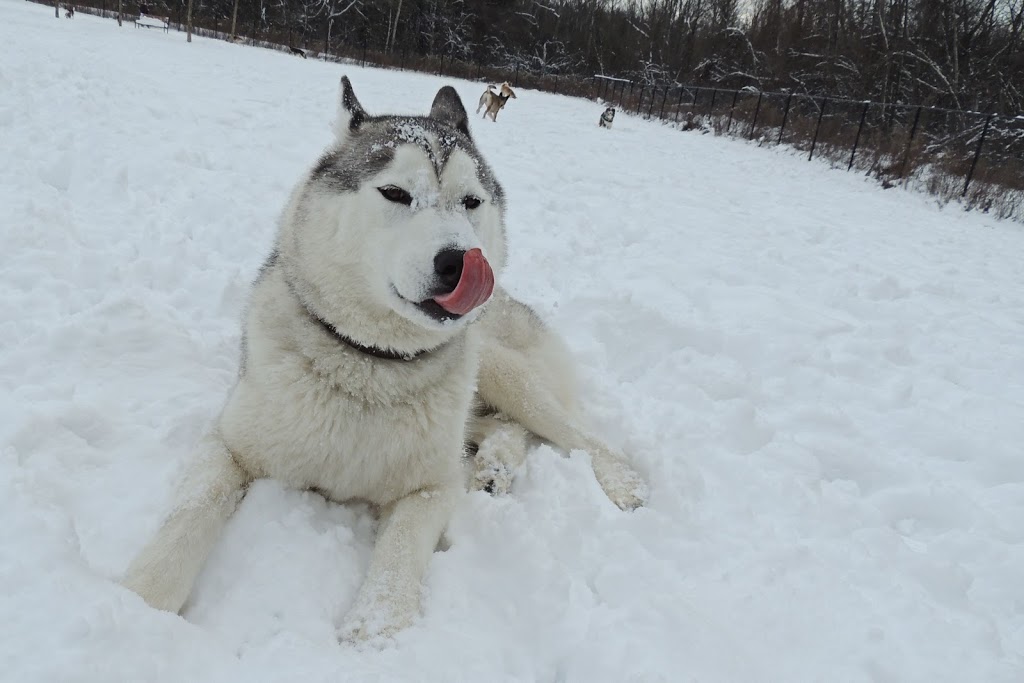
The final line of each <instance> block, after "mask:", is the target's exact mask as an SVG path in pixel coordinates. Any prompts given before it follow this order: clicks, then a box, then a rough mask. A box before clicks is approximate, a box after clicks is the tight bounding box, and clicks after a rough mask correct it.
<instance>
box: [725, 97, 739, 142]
mask: <svg viewBox="0 0 1024 683" xmlns="http://www.w3.org/2000/svg"><path fill="white" fill-rule="evenodd" d="M739 96H740V91H739V90H736V91H734V92H733V94H732V106H731V107H729V123H727V124H725V134H726V135H728V134H729V129H730V128H732V114H733V112H734V111H736V100H737V99H738V98H739Z"/></svg>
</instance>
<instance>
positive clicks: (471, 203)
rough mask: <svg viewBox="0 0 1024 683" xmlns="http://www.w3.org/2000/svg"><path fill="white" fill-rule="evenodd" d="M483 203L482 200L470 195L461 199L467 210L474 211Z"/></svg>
mask: <svg viewBox="0 0 1024 683" xmlns="http://www.w3.org/2000/svg"><path fill="white" fill-rule="evenodd" d="M483 203H484V202H483V200H482V199H480V198H479V197H474V196H473V195H471V194H467V195H466V196H465V197H463V198H462V205H463V206H464V207H466V208H467V209H475V208H476V207H478V206H480V205H481V204H483Z"/></svg>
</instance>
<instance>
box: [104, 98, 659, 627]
mask: <svg viewBox="0 0 1024 683" xmlns="http://www.w3.org/2000/svg"><path fill="white" fill-rule="evenodd" d="M336 136H337V139H336V141H335V143H334V144H333V145H332V146H331V147H330V148H329V149H328V150H327V151H326V152H325V153H324V155H323V156H322V157H321V158H320V160H319V161H318V162H317V163H316V164H315V165H314V166H313V168H312V169H311V170H310V171H309V172H308V173H307V174H306V175H305V177H304V178H303V179H302V180H301V181H300V183H299V184H298V186H297V187H296V188H295V190H294V191H293V193H292V195H291V198H290V200H289V201H288V204H287V206H286V207H285V209H284V212H283V215H282V217H281V219H280V223H279V230H278V235H277V238H276V244H275V246H274V249H273V252H272V253H271V255H270V257H269V258H268V259H267V261H266V263H265V265H264V266H263V268H262V270H261V271H260V274H259V276H258V277H257V279H256V281H255V283H254V284H253V288H252V293H251V298H250V300H249V305H248V308H247V311H246V313H245V318H244V323H243V325H244V330H243V339H244V342H243V349H242V364H241V369H240V373H239V377H238V381H237V383H236V384H235V386H234V388H233V389H232V390H231V392H230V394H229V396H228V398H227V401H226V404H225V406H224V408H223V411H222V412H221V414H220V416H219V417H218V418H217V420H216V421H215V422H214V426H213V427H212V428H211V430H210V432H209V433H208V434H207V435H206V436H205V438H204V439H203V440H202V442H201V444H200V446H199V448H198V452H197V453H196V454H195V455H194V457H193V458H192V459H191V461H190V463H191V464H190V467H189V469H188V471H187V474H186V476H185V477H184V478H183V481H182V483H181V486H180V488H179V491H178V493H177V500H176V503H175V506H174V508H173V510H172V511H171V513H170V515H169V517H168V518H167V519H166V521H165V522H164V523H163V525H162V526H161V528H160V529H159V531H158V532H157V534H156V535H155V537H154V538H152V539H151V540H150V541H149V543H148V544H147V545H145V547H144V548H143V549H142V550H141V552H140V553H139V554H138V555H137V556H136V558H135V559H134V561H133V562H132V563H131V565H130V566H129V568H128V570H127V572H126V575H125V577H124V581H123V583H124V585H126V586H127V587H129V588H130V589H132V590H133V591H135V592H136V593H138V594H139V595H141V596H142V597H143V598H144V599H145V600H146V602H148V603H149V604H150V605H152V606H153V607H156V608H159V609H163V610H168V611H171V612H178V611H179V610H180V609H181V608H182V606H183V605H184V604H185V602H186V600H187V599H188V597H189V594H190V592H191V590H192V586H193V583H194V581H195V579H196V577H197V575H198V573H199V571H200V569H201V568H202V566H203V564H204V562H205V560H206V558H207V555H208V554H209V552H210V550H211V548H212V547H213V545H214V544H215V543H216V541H217V538H218V536H219V534H220V533H221V530H222V529H223V527H224V524H225V522H226V521H227V519H228V518H229V517H230V516H231V514H232V512H233V511H234V510H235V508H236V506H237V504H238V502H239V501H240V500H241V499H242V497H243V496H244V495H245V491H246V488H247V486H248V484H249V483H250V482H251V481H252V480H254V479H256V478H261V477H272V478H275V479H278V480H280V481H281V482H283V483H285V484H286V485H288V486H292V487H296V488H301V489H315V490H317V491H320V492H322V493H323V495H325V496H326V497H327V498H329V499H330V500H332V501H337V502H345V501H353V500H361V501H367V502H369V503H371V504H372V505H373V506H374V507H375V509H376V510H377V511H378V512H379V526H378V530H377V537H376V542H375V546H374V550H373V554H372V559H371V562H370V565H369V569H368V571H367V575H366V577H365V579H364V581H363V583H362V585H361V588H360V590H359V591H358V594H357V596H356V599H355V603H354V606H353V607H352V608H351V610H350V611H349V613H348V614H347V615H346V616H345V617H344V619H343V620H342V623H341V626H340V629H339V637H340V638H343V639H348V640H362V639H366V638H370V637H375V636H381V635H388V634H391V633H394V632H395V631H397V630H399V629H401V628H402V627H404V626H406V625H408V624H409V623H410V622H411V621H413V619H414V618H415V617H416V615H417V614H418V612H419V604H420V587H421V586H420V584H421V579H422V576H423V573H424V569H425V567H426V565H427V562H428V561H429V559H430V556H431V554H432V552H433V551H434V549H435V547H436V545H437V543H438V540H439V537H440V535H441V534H442V532H443V530H444V528H445V526H446V524H447V523H448V520H449V516H450V514H451V512H452V509H453V507H454V506H455V504H456V502H457V500H458V498H459V496H460V495H461V494H462V493H463V492H464V490H465V487H466V480H467V474H466V472H465V471H464V467H466V464H464V461H465V463H468V467H469V469H470V472H469V474H468V478H469V481H471V482H472V485H474V486H476V487H478V488H488V489H489V490H493V491H499V492H500V491H504V490H507V489H508V486H509V483H510V481H511V477H512V474H513V473H514V471H515V469H516V467H517V466H518V465H519V464H520V463H521V462H522V461H523V459H524V457H525V454H526V447H527V440H528V437H529V436H530V435H531V434H532V435H536V436H539V437H541V438H543V439H547V440H549V441H550V442H552V443H554V444H555V445H557V446H558V447H560V448H562V449H565V450H570V449H582V450H585V451H587V452H589V454H590V457H591V462H592V464H593V469H594V472H595V474H596V476H597V480H598V482H599V483H600V484H601V486H602V487H603V489H604V490H605V492H606V493H607V495H608V497H609V498H610V499H611V500H612V501H613V502H614V503H615V504H617V505H618V506H619V507H621V508H623V509H627V510H628V509H632V508H635V507H637V506H638V505H641V504H642V503H643V498H644V495H645V487H644V484H643V482H642V481H641V479H640V478H639V476H638V475H637V474H636V473H635V472H634V471H633V470H632V469H631V468H630V467H629V466H628V465H627V464H626V462H625V460H624V458H623V457H622V455H621V454H620V453H618V452H617V451H615V450H614V449H612V448H610V447H609V446H607V445H605V444H604V443H603V442H602V441H601V440H600V439H598V438H597V437H596V436H594V435H593V434H592V433H591V432H590V431H588V430H587V429H586V428H585V427H584V426H583V423H582V421H581V420H580V418H579V415H578V412H577V394H576V390H575V387H574V382H573V377H572V371H571V369H570V368H571V361H570V357H569V353H568V351H567V349H566V347H565V346H564V344H563V343H562V342H561V340H560V339H559V338H558V337H557V336H556V335H554V334H553V333H552V332H551V331H550V330H549V329H547V328H546V327H545V326H544V324H543V323H542V322H541V321H540V319H539V318H538V317H537V315H536V314H535V313H534V312H533V311H531V310H530V309H529V308H527V307H526V306H525V305H523V304H522V303H520V302H518V301H516V300H514V299H513V298H511V297H510V296H509V295H508V294H507V293H506V292H505V291H504V290H503V289H502V288H501V287H500V286H494V279H493V277H496V275H495V274H500V272H501V269H502V267H503V265H504V263H505V257H506V244H505V224H504V215H505V195H504V193H503V191H502V188H501V186H500V185H499V184H498V182H497V180H495V178H494V176H493V175H492V173H491V170H490V168H489V167H488V166H487V163H486V162H485V161H484V159H483V157H482V156H481V155H480V153H479V151H478V150H477V148H476V146H475V144H474V142H473V140H472V138H471V137H470V134H469V128H468V123H467V116H466V111H465V108H464V107H463V105H462V102H461V100H460V99H459V96H458V94H457V93H456V92H455V90H454V89H453V88H451V87H445V88H442V89H441V90H440V91H439V92H438V93H437V96H436V97H435V99H434V102H433V105H432V107H431V110H430V114H429V115H428V116H426V117H407V116H370V115H369V114H367V113H366V111H365V110H364V109H363V107H362V106H361V105H360V103H359V101H358V100H357V99H356V96H355V94H354V93H353V91H352V86H351V84H350V83H349V81H348V79H347V78H342V80H341V106H340V113H339V117H338V122H337V124H336ZM453 254H454V255H455V257H453V256H452V255H453ZM460 255H461V256H460ZM474 255H475V256H474ZM453 258H454V261H453ZM459 258H461V259H462V261H461V262H457V261H458V259H459ZM460 268H461V272H456V271H459V269H460ZM470 270H472V271H473V272H472V273H471V272H470ZM488 278H491V279H490V280H488ZM467 282H468V284H467ZM490 286H494V289H493V294H491V296H490V297H489V300H488V301H486V303H483V299H486V298H487V297H486V295H487V294H489V293H490V291H491V290H490V288H489V287H490ZM462 290H465V291H462ZM460 291H462V293H461V294H460ZM466 292H468V294H467V293H466ZM474 296H475V297H476V298H473V297H474ZM453 297H454V300H457V301H460V302H461V303H457V304H453V303H452V299H453ZM460 297H461V298H460ZM467 297H468V298H467ZM467 301H468V303H467ZM439 302H440V303H439ZM460 306H461V308H460ZM467 307H468V308H469V310H463V309H466V308H467ZM449 308H452V309H458V310H455V311H454V312H453V311H452V310H449ZM467 442H468V443H469V444H470V445H471V449H470V450H472V447H473V446H475V454H474V455H472V456H467V455H466V451H467V449H466V444H467Z"/></svg>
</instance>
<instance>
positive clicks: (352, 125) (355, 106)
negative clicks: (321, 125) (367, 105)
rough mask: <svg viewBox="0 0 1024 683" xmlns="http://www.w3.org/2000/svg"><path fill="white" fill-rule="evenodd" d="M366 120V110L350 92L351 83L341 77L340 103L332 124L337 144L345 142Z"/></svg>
mask: <svg viewBox="0 0 1024 683" xmlns="http://www.w3.org/2000/svg"><path fill="white" fill-rule="evenodd" d="M365 118H366V110H365V109H363V105H361V104H359V100H357V99H356V94H355V92H354V91H353V90H352V83H351V82H350V81H349V80H348V76H342V77H341V102H340V106H339V107H338V118H337V120H336V121H335V122H334V135H335V136H336V137H337V138H338V142H339V143H342V142H345V139H346V138H347V137H348V136H349V134H350V133H352V132H354V131H357V130H359V126H361V125H363V119H365Z"/></svg>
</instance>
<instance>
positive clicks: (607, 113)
mask: <svg viewBox="0 0 1024 683" xmlns="http://www.w3.org/2000/svg"><path fill="white" fill-rule="evenodd" d="M614 118H615V107H608V108H607V109H605V110H604V119H605V121H611V120H612V119H614Z"/></svg>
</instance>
